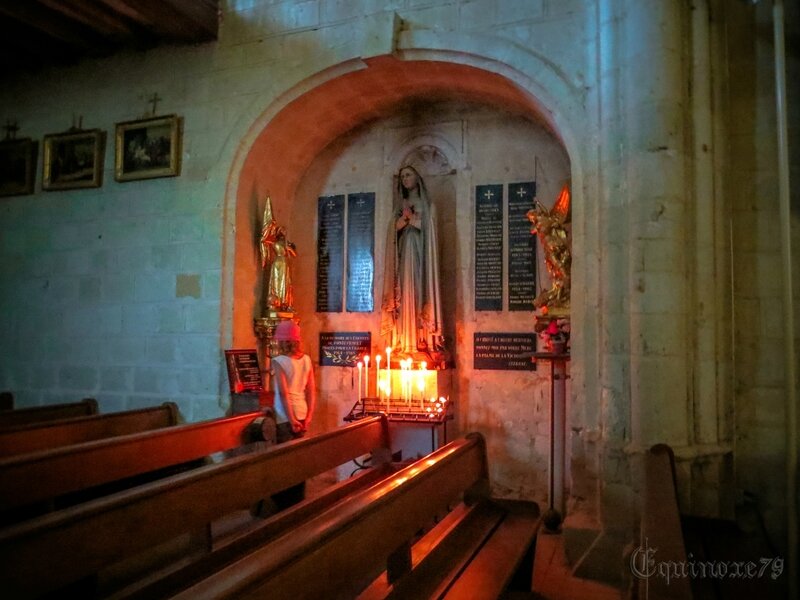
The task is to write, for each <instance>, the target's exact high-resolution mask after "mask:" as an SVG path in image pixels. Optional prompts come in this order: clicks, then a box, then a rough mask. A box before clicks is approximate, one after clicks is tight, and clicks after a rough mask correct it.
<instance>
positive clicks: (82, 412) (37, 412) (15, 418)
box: [0, 398, 97, 428]
mask: <svg viewBox="0 0 800 600" xmlns="http://www.w3.org/2000/svg"><path fill="white" fill-rule="evenodd" d="M96 414H97V400H95V399H94V398H84V399H83V400H81V401H80V402H70V403H66V404H51V405H49V406H33V407H30V408H14V409H12V410H4V411H0V428H6V427H15V426H18V425H26V424H28V423H41V422H43V421H54V420H56V419H71V418H73V417H85V416H87V415H96Z"/></svg>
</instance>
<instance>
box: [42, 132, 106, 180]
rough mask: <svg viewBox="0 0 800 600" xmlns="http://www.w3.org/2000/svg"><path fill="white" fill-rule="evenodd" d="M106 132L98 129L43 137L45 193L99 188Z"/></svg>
mask: <svg viewBox="0 0 800 600" xmlns="http://www.w3.org/2000/svg"><path fill="white" fill-rule="evenodd" d="M105 151H106V132H105V131H100V130H99V129H89V130H79V131H67V132H65V133H51V134H48V135H46V136H44V158H43V162H44V167H43V177H42V189H43V190H71V189H76V188H92V187H100V186H101V185H102V184H103V159H104V158H105Z"/></svg>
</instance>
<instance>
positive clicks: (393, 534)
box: [174, 434, 488, 599]
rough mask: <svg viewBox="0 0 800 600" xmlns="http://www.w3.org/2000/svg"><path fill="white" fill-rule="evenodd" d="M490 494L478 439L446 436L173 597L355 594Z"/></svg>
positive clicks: (308, 596) (309, 596) (475, 436)
mask: <svg viewBox="0 0 800 600" xmlns="http://www.w3.org/2000/svg"><path fill="white" fill-rule="evenodd" d="M465 496H466V498H467V503H468V504H469V503H472V502H473V501H476V500H477V499H481V498H483V499H485V498H487V496H488V471H487V466H486V450H485V444H484V441H483V438H482V437H481V436H480V435H477V434H472V435H470V436H468V437H467V438H462V439H460V440H456V441H454V442H451V443H450V444H448V445H447V446H445V447H443V448H441V449H439V450H437V451H436V452H434V453H432V454H431V455H429V456H428V457H426V458H423V459H420V460H419V461H417V462H415V463H413V464H412V465H410V466H408V467H406V468H404V469H402V470H401V471H398V472H397V473H396V474H395V475H393V476H392V477H389V478H387V479H386V480H384V481H382V482H380V483H378V484H376V485H374V486H372V487H371V488H369V489H367V490H364V491H362V492H359V493H358V494H356V495H354V496H352V497H350V498H348V501H347V502H345V503H340V504H337V505H336V506H335V507H332V508H331V509H329V510H328V511H326V512H325V513H323V514H321V515H319V516H318V517H316V518H314V519H312V520H310V521H308V522H306V523H304V524H302V525H301V526H299V527H298V528H296V529H295V530H293V531H292V532H291V534H289V535H284V536H282V537H280V538H278V539H276V540H274V541H273V542H271V543H269V544H266V545H264V546H262V547H260V548H259V549H257V550H255V551H254V552H252V553H250V554H248V555H246V556H245V557H243V558H242V559H240V560H238V561H237V562H235V563H233V564H231V565H229V566H228V567H225V568H223V569H221V570H219V571H217V572H216V573H214V574H212V575H211V576H209V577H207V578H206V579H204V580H202V581H200V582H198V583H196V584H195V585H193V586H191V587H189V588H187V589H185V590H183V591H182V592H181V593H179V594H176V595H175V596H174V597H175V598H184V599H190V598H191V599H201V598H208V599H211V598H214V599H218V598H233V597H235V598H298V599H299V598H309V599H311V598H353V597H355V596H356V595H357V594H358V593H359V592H360V591H361V590H362V589H364V588H365V587H366V585H368V583H369V581H371V580H372V579H374V578H375V577H376V576H377V575H378V574H379V573H380V572H381V571H382V570H383V569H384V568H386V564H387V558H388V560H389V566H390V570H391V569H392V568H394V569H395V570H399V571H401V572H402V571H403V570H404V569H403V567H402V566H398V565H394V567H393V564H392V561H393V560H395V559H397V560H398V561H399V562H400V563H402V562H403V558H402V557H403V555H404V554H405V550H406V549H407V548H408V544H409V541H410V540H411V539H412V538H413V537H414V536H415V535H416V534H417V532H418V531H419V530H420V529H421V528H423V527H425V526H427V525H429V524H430V523H431V521H432V520H433V519H435V518H436V517H437V516H439V515H441V514H443V513H445V512H447V510H448V508H449V507H450V506H452V505H453V504H454V503H457V502H459V501H460V500H461V499H462V498H463V497H465Z"/></svg>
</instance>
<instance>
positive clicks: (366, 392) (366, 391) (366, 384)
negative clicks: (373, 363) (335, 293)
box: [364, 354, 369, 398]
mask: <svg viewBox="0 0 800 600" xmlns="http://www.w3.org/2000/svg"><path fill="white" fill-rule="evenodd" d="M364 397H365V398H369V354H367V355H366V356H365V357H364Z"/></svg>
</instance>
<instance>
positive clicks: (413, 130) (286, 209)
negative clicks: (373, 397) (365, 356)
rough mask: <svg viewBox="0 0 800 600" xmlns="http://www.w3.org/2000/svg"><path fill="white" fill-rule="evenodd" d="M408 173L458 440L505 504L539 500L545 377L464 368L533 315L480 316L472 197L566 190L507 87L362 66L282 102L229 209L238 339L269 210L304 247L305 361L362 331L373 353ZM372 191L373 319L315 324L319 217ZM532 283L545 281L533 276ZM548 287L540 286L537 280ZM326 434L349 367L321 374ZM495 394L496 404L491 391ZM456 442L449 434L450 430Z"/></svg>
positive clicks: (532, 115)
mask: <svg viewBox="0 0 800 600" xmlns="http://www.w3.org/2000/svg"><path fill="white" fill-rule="evenodd" d="M407 163H411V164H413V165H415V166H417V167H418V170H420V172H421V173H422V174H423V176H424V177H425V180H426V184H427V186H428V189H429V192H430V195H431V197H432V199H433V201H434V202H435V203H436V205H437V212H438V216H439V224H438V228H439V237H440V255H441V256H442V257H444V259H443V260H442V261H441V265H440V268H441V271H442V273H441V275H442V287H443V291H444V292H445V293H444V294H443V296H444V295H446V300H445V302H444V304H445V306H444V309H445V311H444V312H445V319H444V320H445V334H446V337H447V339H448V345H449V349H451V351H452V352H453V354H454V356H455V361H456V363H455V364H456V367H455V370H454V372H455V376H454V381H453V387H454V394H455V396H456V397H457V398H458V401H459V409H458V411H459V412H458V422H457V423H456V428H457V429H460V430H462V431H463V430H467V429H470V430H472V429H474V430H480V431H482V432H483V433H484V434H485V435H486V436H487V440H488V442H489V444H490V451H491V452H492V454H493V456H495V457H496V460H495V461H494V465H493V467H494V468H495V469H497V472H498V473H502V476H501V477H500V478H499V479H497V478H496V479H497V481H498V482H499V485H501V486H502V487H503V490H504V491H505V492H506V493H507V494H508V495H512V496H513V495H516V496H527V497H537V498H538V499H540V500H542V499H543V495H544V493H545V492H546V484H545V481H546V465H547V453H546V448H547V444H546V432H547V427H546V426H545V423H544V420H545V419H546V418H547V412H546V401H547V399H548V398H549V388H548V387H547V386H548V385H549V383H548V381H547V379H546V373H544V372H534V373H530V372H510V371H476V372H473V370H472V337H473V334H474V333H475V332H476V331H496V332H519V331H531V330H532V325H533V323H532V313H511V312H508V311H502V312H498V313H483V312H480V313H478V312H475V311H474V309H473V295H472V289H473V277H474V276H473V273H474V244H473V240H474V187H475V186H476V185H480V184H487V183H501V184H508V183H514V182H519V181H531V180H533V179H534V178H536V180H537V184H538V191H539V197H540V199H542V200H543V201H544V202H545V203H546V204H551V203H552V201H553V199H554V198H555V196H556V194H557V192H558V190H559V189H560V187H561V186H562V185H563V184H564V183H566V182H567V181H569V179H570V175H571V167H570V159H569V156H568V155H567V152H566V150H565V149H564V145H563V142H562V141H561V139H560V137H559V136H558V135H557V133H556V132H555V131H554V129H553V127H552V125H551V123H549V122H548V121H547V120H546V119H545V118H544V117H543V115H542V114H541V112H540V111H539V110H538V108H537V105H536V102H535V100H534V99H533V98H531V97H530V96H529V95H528V94H527V93H526V92H525V91H524V90H523V89H521V88H520V87H519V86H518V85H516V84H514V83H513V82H511V81H510V80H509V79H507V78H505V77H502V76H500V75H497V74H496V73H492V72H490V71H487V70H484V69H478V68H475V67H470V66H466V65H461V64H455V63H437V62H431V61H399V60H396V59H393V58H388V57H385V58H382V59H375V60H372V61H368V63H367V67H366V68H365V69H360V70H356V71H352V72H350V73H346V74H344V75H341V76H339V77H335V78H332V79H330V80H328V81H326V82H325V83H322V84H321V85H319V86H317V87H313V88H312V89H310V90H309V91H307V92H306V93H304V94H302V95H301V96H299V97H297V98H296V99H294V100H293V101H292V102H289V103H287V104H286V105H285V106H284V107H283V109H282V110H280V111H278V112H277V113H276V114H274V115H273V116H272V118H271V119H270V120H269V121H268V122H267V123H266V124H265V126H264V128H263V130H262V131H261V132H260V133H259V134H258V135H257V136H256V138H255V141H254V143H253V145H252V147H251V148H250V151H249V152H248V153H247V156H246V157H245V158H244V160H243V163H242V169H241V172H240V174H239V182H238V188H237V189H238V192H237V198H236V210H235V236H236V242H235V259H234V261H233V264H234V265H235V267H234V268H235V274H234V278H233V280H234V294H233V307H232V312H233V317H232V319H233V325H232V329H233V341H234V345H235V346H240V347H241V346H252V345H255V338H254V336H253V332H252V319H253V318H254V317H256V316H259V314H260V307H259V306H258V303H257V298H258V297H259V295H258V290H259V287H260V277H261V273H260V270H259V267H258V262H257V258H258V257H257V250H256V244H255V240H256V239H257V233H258V229H259V222H260V218H261V214H262V211H263V205H264V199H265V198H266V196H267V194H269V196H270V197H271V201H272V205H273V209H274V212H275V215H276V218H277V220H278V222H279V223H281V224H284V225H286V226H287V227H288V231H289V237H290V239H292V240H293V241H294V242H295V243H296V244H297V246H298V250H299V255H298V257H297V259H296V260H295V261H294V265H293V269H294V283H295V288H296V298H297V302H296V304H295V308H296V309H297V311H298V313H299V315H300V318H301V322H302V323H303V325H304V341H305V343H306V347H307V351H308V352H309V353H310V354H311V356H312V357H314V358H315V359H316V357H317V356H318V334H319V332H320V331H335V330H339V331H370V332H371V333H372V339H373V348H374V349H376V350H379V349H381V347H382V346H381V344H382V341H381V339H380V303H381V291H382V287H383V281H382V277H383V262H384V249H385V238H386V231H387V227H388V222H389V218H390V207H391V197H392V187H393V182H394V177H395V176H396V173H397V171H398V169H399V168H400V166H402V165H403V164H407ZM352 192H375V195H376V215H375V250H374V256H375V273H376V277H375V281H374V292H373V297H374V303H375V311H374V312H373V313H370V314H364V313H316V312H314V310H315V305H314V299H315V294H316V289H315V283H316V231H317V223H316V206H317V198H318V197H319V196H322V195H330V194H340V193H345V194H346V193H352ZM539 273H545V270H544V268H543V266H541V265H540V267H539ZM542 283H543V284H545V282H542ZM319 371H320V372H318V375H317V378H318V383H319V389H320V392H321V394H320V397H321V398H324V405H323V406H321V407H320V410H319V421H320V426H322V427H325V428H329V427H334V426H336V425H338V424H340V423H341V417H342V416H343V415H344V414H346V412H347V411H348V410H349V408H350V407H351V406H352V404H353V401H354V398H355V393H354V392H353V391H352V377H353V374H352V372H351V371H350V370H349V369H337V368H325V369H320V370H319ZM489 392H491V393H489ZM451 433H454V432H453V431H451Z"/></svg>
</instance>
